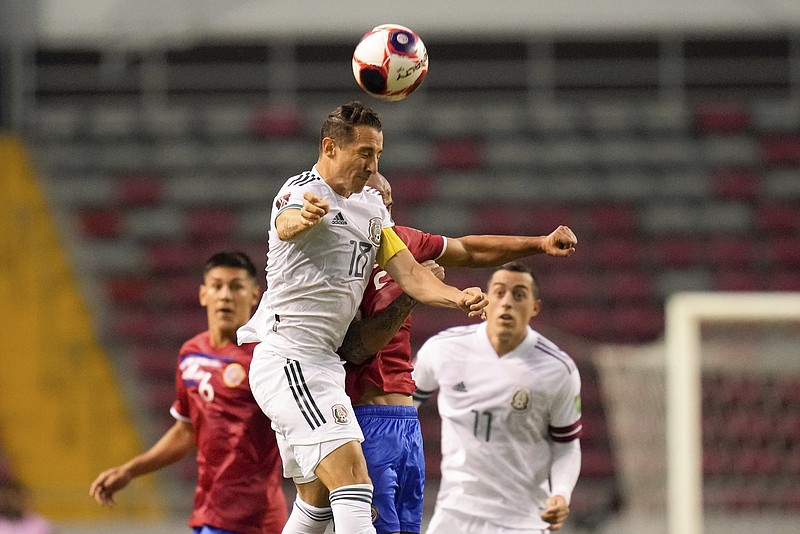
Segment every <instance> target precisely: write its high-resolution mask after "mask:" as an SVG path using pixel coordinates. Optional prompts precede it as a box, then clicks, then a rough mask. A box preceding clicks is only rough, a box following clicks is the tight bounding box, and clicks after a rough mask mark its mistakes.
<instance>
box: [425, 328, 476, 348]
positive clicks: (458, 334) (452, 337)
mask: <svg viewBox="0 0 800 534" xmlns="http://www.w3.org/2000/svg"><path fill="white" fill-rule="evenodd" d="M479 326H480V325H479V324H469V325H461V326H452V327H450V328H447V329H445V330H442V331H441V332H439V333H438V334H434V335H433V336H431V337H430V338H429V339H428V341H426V342H425V344H426V345H427V344H431V345H437V344H448V343H458V342H460V341H464V340H466V339H467V338H469V337H470V336H473V335H475V332H477V330H478V327H479Z"/></svg>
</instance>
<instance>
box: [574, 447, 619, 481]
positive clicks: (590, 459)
mask: <svg viewBox="0 0 800 534" xmlns="http://www.w3.org/2000/svg"><path fill="white" fill-rule="evenodd" d="M614 471H615V470H614V455H613V454H612V452H611V451H610V450H609V449H607V448H585V449H583V450H582V451H581V477H586V478H604V477H610V476H613V475H614Z"/></svg>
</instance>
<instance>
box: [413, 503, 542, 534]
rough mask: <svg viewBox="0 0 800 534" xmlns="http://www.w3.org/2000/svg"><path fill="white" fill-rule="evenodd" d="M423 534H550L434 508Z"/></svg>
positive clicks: (536, 529)
mask: <svg viewBox="0 0 800 534" xmlns="http://www.w3.org/2000/svg"><path fill="white" fill-rule="evenodd" d="M425 534H550V531H549V530H547V529H544V530H542V529H538V528H535V529H529V528H511V527H504V526H502V525H498V524H496V523H490V522H489V521H487V520H485V519H483V518H480V517H472V516H469V515H467V514H462V513H459V512H456V511H454V510H448V509H446V508H438V507H437V508H435V509H434V511H433V517H431V520H430V523H428V528H427V530H426V531H425Z"/></svg>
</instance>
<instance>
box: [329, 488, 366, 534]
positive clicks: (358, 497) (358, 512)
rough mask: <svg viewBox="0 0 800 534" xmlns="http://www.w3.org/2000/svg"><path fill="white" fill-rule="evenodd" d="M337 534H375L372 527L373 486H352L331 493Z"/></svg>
mask: <svg viewBox="0 0 800 534" xmlns="http://www.w3.org/2000/svg"><path fill="white" fill-rule="evenodd" d="M330 500H331V510H332V511H333V522H334V524H335V525H336V534H375V527H373V526H372V484H351V485H349V486H341V487H339V488H336V489H335V490H333V491H331V496H330Z"/></svg>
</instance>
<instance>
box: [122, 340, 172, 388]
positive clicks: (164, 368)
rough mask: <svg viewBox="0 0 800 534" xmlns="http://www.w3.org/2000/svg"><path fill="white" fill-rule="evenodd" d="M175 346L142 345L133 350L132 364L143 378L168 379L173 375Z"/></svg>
mask: <svg viewBox="0 0 800 534" xmlns="http://www.w3.org/2000/svg"><path fill="white" fill-rule="evenodd" d="M177 354H178V351H177V348H176V349H167V348H164V347H162V346H158V345H156V346H148V347H142V348H139V349H137V350H136V351H134V353H133V364H134V367H135V369H136V371H137V372H138V373H139V375H140V376H142V377H143V378H145V379H152V380H157V381H168V380H169V379H171V378H172V377H174V376H175V366H176V362H177Z"/></svg>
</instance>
